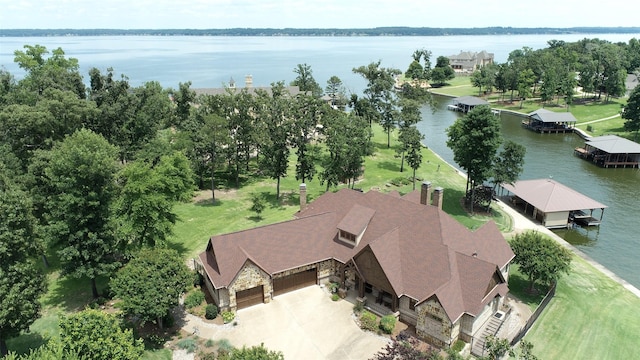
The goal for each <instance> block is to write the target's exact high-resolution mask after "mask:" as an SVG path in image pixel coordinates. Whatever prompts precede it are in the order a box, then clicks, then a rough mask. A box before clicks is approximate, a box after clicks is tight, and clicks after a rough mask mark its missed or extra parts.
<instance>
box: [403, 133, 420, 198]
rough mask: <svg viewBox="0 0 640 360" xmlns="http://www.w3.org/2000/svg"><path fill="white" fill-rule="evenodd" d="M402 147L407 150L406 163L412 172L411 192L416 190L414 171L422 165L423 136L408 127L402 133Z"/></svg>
mask: <svg viewBox="0 0 640 360" xmlns="http://www.w3.org/2000/svg"><path fill="white" fill-rule="evenodd" d="M403 135H404V136H403V137H404V141H405V143H404V145H405V146H406V148H407V163H408V164H409V166H410V167H411V169H412V170H413V176H412V178H413V190H415V189H416V170H417V169H418V168H419V167H420V165H421V164H422V140H423V139H424V135H422V134H421V133H420V131H419V130H418V129H417V128H416V127H415V126H411V127H409V128H408V129H407V130H406V131H405V132H404V133H403Z"/></svg>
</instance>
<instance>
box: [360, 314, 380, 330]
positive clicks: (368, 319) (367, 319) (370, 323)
mask: <svg viewBox="0 0 640 360" xmlns="http://www.w3.org/2000/svg"><path fill="white" fill-rule="evenodd" d="M360 327H361V328H362V329H364V330H369V331H373V332H375V331H376V330H377V329H378V319H377V318H376V316H375V315H374V314H372V313H370V312H368V311H366V310H365V311H363V312H362V313H361V314H360Z"/></svg>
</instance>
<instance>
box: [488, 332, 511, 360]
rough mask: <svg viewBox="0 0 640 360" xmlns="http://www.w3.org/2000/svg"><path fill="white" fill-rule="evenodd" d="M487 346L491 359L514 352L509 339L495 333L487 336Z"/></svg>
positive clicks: (496, 359)
mask: <svg viewBox="0 0 640 360" xmlns="http://www.w3.org/2000/svg"><path fill="white" fill-rule="evenodd" d="M484 346H485V348H486V351H487V357H488V359H489V360H498V359H502V357H503V356H505V355H506V354H507V353H509V354H510V355H511V354H513V351H512V350H511V345H509V340H507V339H501V338H498V337H495V336H493V335H489V336H488V337H487V340H486V343H485V345H484Z"/></svg>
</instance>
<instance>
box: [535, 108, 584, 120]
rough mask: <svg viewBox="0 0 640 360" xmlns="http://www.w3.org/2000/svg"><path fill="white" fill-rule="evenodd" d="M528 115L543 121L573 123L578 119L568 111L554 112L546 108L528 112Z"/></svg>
mask: <svg viewBox="0 0 640 360" xmlns="http://www.w3.org/2000/svg"><path fill="white" fill-rule="evenodd" d="M528 115H529V117H531V118H532V119H536V120H538V121H541V122H543V123H575V122H577V121H578V120H577V119H576V118H575V116H573V114H572V113H570V112H566V111H565V112H554V111H550V110H547V109H538V110H536V111H533V112H530V113H529V114H528Z"/></svg>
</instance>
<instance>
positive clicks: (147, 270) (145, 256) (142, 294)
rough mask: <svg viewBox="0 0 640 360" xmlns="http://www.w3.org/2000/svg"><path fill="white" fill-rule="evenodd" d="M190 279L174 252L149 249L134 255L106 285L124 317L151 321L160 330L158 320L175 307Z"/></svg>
mask: <svg viewBox="0 0 640 360" xmlns="http://www.w3.org/2000/svg"><path fill="white" fill-rule="evenodd" d="M192 279H193V275H192V273H191V271H190V270H189V268H187V266H186V265H185V263H184V261H183V259H182V258H181V257H180V255H179V254H178V253H177V252H176V251H175V250H172V249H162V248H153V249H143V250H141V251H140V252H138V253H137V254H136V255H135V256H134V258H133V259H131V261H129V263H127V265H125V266H124V267H123V268H122V269H120V270H118V272H117V273H116V274H115V276H114V277H112V278H111V281H110V283H109V284H110V286H111V289H112V290H113V292H114V293H115V294H116V296H117V297H118V298H119V299H120V300H122V303H121V306H122V307H121V309H122V310H123V311H124V312H125V313H126V314H128V315H131V316H135V317H137V318H139V319H140V320H142V322H143V323H144V322H146V321H155V322H156V323H157V324H158V327H160V328H161V329H162V328H163V323H162V319H163V318H164V317H165V316H166V315H167V314H169V311H170V310H171V309H172V308H174V307H175V306H177V305H178V300H179V299H180V294H181V293H182V292H184V290H185V289H186V287H187V285H189V283H190V282H191V280H192Z"/></svg>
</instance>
